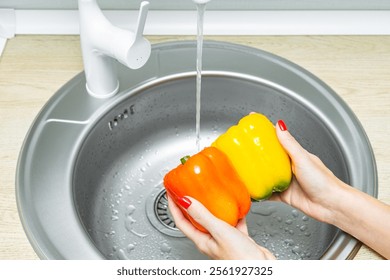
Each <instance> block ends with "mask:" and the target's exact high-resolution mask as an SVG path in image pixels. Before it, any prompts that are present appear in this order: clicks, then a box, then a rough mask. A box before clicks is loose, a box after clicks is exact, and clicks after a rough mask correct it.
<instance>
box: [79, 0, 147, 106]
mask: <svg viewBox="0 0 390 280" xmlns="http://www.w3.org/2000/svg"><path fill="white" fill-rule="evenodd" d="M148 9H149V2H147V1H144V2H142V3H141V6H140V13H139V16H138V21H137V26H136V29H135V32H132V31H129V30H126V29H123V28H119V27H117V26H114V25H113V24H111V23H110V22H109V21H108V19H107V18H106V17H105V16H104V15H103V13H102V11H101V10H100V8H99V6H98V4H97V3H96V0H79V16H80V38H81V49H82V54H83V60H84V71H85V76H86V80H87V84H86V88H87V91H88V93H89V94H90V95H92V96H94V97H97V98H108V97H111V96H113V95H115V94H116V93H117V92H118V90H119V81H118V78H117V72H116V69H115V65H114V61H113V60H114V59H116V60H118V61H119V62H121V63H122V64H124V65H126V66H127V67H129V68H131V69H138V68H140V67H142V66H143V65H144V64H145V63H146V62H147V61H148V59H149V56H150V53H151V45H150V43H149V41H148V40H146V39H145V38H144V37H143V34H142V33H143V30H144V26H145V21H146V16H147V13H148Z"/></svg>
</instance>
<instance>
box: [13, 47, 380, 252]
mask: <svg viewBox="0 0 390 280" xmlns="http://www.w3.org/2000/svg"><path fill="white" fill-rule="evenodd" d="M195 55H196V44H195V42H174V43H165V44H158V45H155V46H154V47H153V51H152V55H151V58H150V60H149V62H148V63H147V64H146V65H145V67H143V68H142V69H140V70H137V71H132V70H129V69H127V68H124V67H122V66H121V65H118V73H119V80H120V84H121V92H120V93H118V94H117V95H116V96H114V97H112V98H110V99H108V100H99V99H95V98H93V97H90V96H89V95H88V94H87V92H86V90H85V79H84V74H83V73H80V74H79V75H78V76H76V77H75V78H74V79H72V80H71V81H70V82H68V83H67V84H66V85H65V86H64V87H63V88H61V89H60V90H59V91H58V92H57V93H56V94H55V95H54V96H53V98H52V99H51V100H50V101H49V102H48V103H47V104H46V106H45V107H44V108H43V110H42V111H41V113H40V114H39V115H38V117H37V118H36V120H35V121H34V123H33V125H32V127H31V129H30V131H29V133H28V135H27V137H26V140H25V143H24V145H23V148H22V151H21V155H20V158H19V163H18V169H17V185H16V191H17V202H18V207H19V213H20V217H21V221H22V223H23V225H24V228H25V231H26V234H27V236H28V238H29V240H30V242H31V244H32V246H33V247H34V249H35V250H36V252H37V254H38V255H39V256H40V257H41V258H48V259H205V258H206V257H205V256H204V255H202V254H201V253H199V252H198V251H197V250H196V249H195V247H194V245H193V244H192V242H191V241H189V240H188V239H187V238H186V237H184V236H183V234H182V233H181V232H180V231H179V230H178V229H177V228H176V227H175V223H174V221H173V220H172V217H171V215H170V213H169V210H168V209H167V202H166V196H165V192H164V188H163V186H162V179H163V176H164V175H165V173H166V172H168V170H170V169H171V168H173V167H175V166H177V165H178V164H179V159H180V158H181V157H182V156H183V155H187V154H194V153H195V152H196V140H195V138H196V137H195V71H194V69H195V60H196V59H195ZM203 61H204V63H203V65H204V66H203V67H204V72H203V78H202V109H201V146H203V147H205V146H207V145H209V144H210V143H211V142H212V141H213V140H214V139H215V138H216V137H217V136H218V135H219V134H221V133H223V132H224V131H225V130H226V129H227V128H228V127H229V126H231V125H233V124H236V123H237V121H238V120H239V119H240V118H241V117H243V116H244V115H246V114H248V113H249V112H251V111H257V112H261V113H263V114H265V115H267V116H268V117H269V118H270V119H271V121H273V122H276V121H277V120H278V119H284V120H285V121H286V123H287V125H288V127H289V130H290V131H291V133H292V134H293V135H294V136H295V137H296V138H297V139H298V140H299V142H300V143H301V144H302V145H303V146H304V147H305V148H306V149H308V150H309V151H311V152H312V153H314V154H316V155H318V156H319V157H320V158H321V159H322V160H323V161H324V163H325V164H326V165H327V166H328V167H329V168H330V169H331V170H332V171H333V172H334V173H335V174H336V176H338V177H339V178H340V179H342V180H343V181H345V182H347V183H349V184H351V185H353V186H354V187H356V188H358V189H360V190H362V191H364V192H366V193H368V194H370V195H372V196H376V195H377V173H376V166H375V160H374V156H373V152H372V149H371V146H370V143H369V141H368V139H367V137H366V134H365V132H364V130H363V128H362V126H361V125H360V123H359V121H358V120H357V118H356V117H355V115H354V114H353V113H352V111H351V110H350V109H349V108H348V106H347V105H346V104H345V103H344V102H343V101H342V100H341V99H340V98H339V97H338V96H337V94H336V93H335V92H333V91H332V90H331V89H330V88H329V87H328V86H326V85H325V84H324V83H323V82H321V81H320V80H319V79H318V78H316V77H315V76H313V75H312V74H310V73H308V72H307V71H305V70H304V69H302V68H300V67H299V66H297V65H295V64H293V63H291V62H289V61H287V60H285V59H282V58H280V57H277V56H275V55H272V54H270V53H266V52H263V51H260V50H257V49H252V48H248V47H244V46H239V45H233V44H228V43H222V42H205V45H204V58H203ZM248 229H249V233H250V235H251V236H252V237H253V238H254V239H255V240H256V241H257V242H258V243H259V244H260V245H263V246H265V247H267V248H268V249H270V250H271V251H272V252H273V253H274V254H275V255H276V256H277V257H278V258H279V259H347V258H351V257H353V256H354V255H355V254H356V252H357V250H358V248H359V245H360V244H359V242H358V241H357V240H355V239H354V238H352V237H351V236H349V235H348V234H346V233H344V232H342V231H341V230H339V229H338V228H336V227H334V226H331V225H328V224H324V223H321V222H318V221H315V220H313V219H311V218H310V217H307V216H305V215H304V214H303V213H301V212H300V211H298V210H296V209H294V208H291V207H290V206H287V205H285V204H283V203H276V202H269V201H265V202H257V203H253V205H252V208H251V211H250V213H249V215H248Z"/></svg>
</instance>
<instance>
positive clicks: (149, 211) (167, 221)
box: [146, 186, 184, 237]
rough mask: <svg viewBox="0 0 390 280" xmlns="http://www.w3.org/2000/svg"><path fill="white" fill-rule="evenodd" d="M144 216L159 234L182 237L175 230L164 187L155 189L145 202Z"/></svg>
mask: <svg viewBox="0 0 390 280" xmlns="http://www.w3.org/2000/svg"><path fill="white" fill-rule="evenodd" d="M146 215H147V217H148V219H149V221H150V223H151V224H152V225H153V226H154V227H155V228H156V229H157V230H159V231H160V232H162V233H164V234H166V235H170V236H174V237H184V234H183V233H182V232H181V231H180V230H179V229H178V228H176V225H175V221H174V220H173V217H172V214H171V212H170V211H169V208H168V198H167V193H166V191H165V188H164V187H161V186H160V187H156V188H155V189H154V190H153V192H152V193H150V195H149V197H148V199H147V201H146Z"/></svg>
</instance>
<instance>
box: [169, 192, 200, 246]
mask: <svg viewBox="0 0 390 280" xmlns="http://www.w3.org/2000/svg"><path fill="white" fill-rule="evenodd" d="M168 207H169V211H170V212H171V214H172V217H173V219H174V221H175V224H176V227H177V228H179V229H180V230H181V231H182V232H183V233H184V234H185V235H186V236H187V237H189V238H190V239H191V240H192V239H198V238H199V235H201V234H202V233H201V232H200V231H198V230H197V229H196V228H195V227H194V226H193V225H192V223H191V222H190V221H189V220H188V219H187V218H186V217H185V216H184V215H183V213H182V212H181V210H180V208H179V206H177V205H176V203H175V202H174V201H173V199H172V198H171V197H170V196H169V195H168Z"/></svg>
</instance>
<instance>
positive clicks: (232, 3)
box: [0, 0, 390, 10]
mask: <svg viewBox="0 0 390 280" xmlns="http://www.w3.org/2000/svg"><path fill="white" fill-rule="evenodd" d="M140 2H141V0H98V3H99V5H100V6H101V7H102V8H103V9H135V8H136V7H138V6H139V3H140ZM149 2H150V3H151V9H156V10H180V9H188V10H192V9H194V5H193V3H192V1H191V0H149ZM0 8H15V9H76V8H77V0H0ZM208 9H209V10H214V9H215V10H248V9H249V10H383V9H390V1H389V0H212V1H211V2H210V3H209V4H208Z"/></svg>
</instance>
